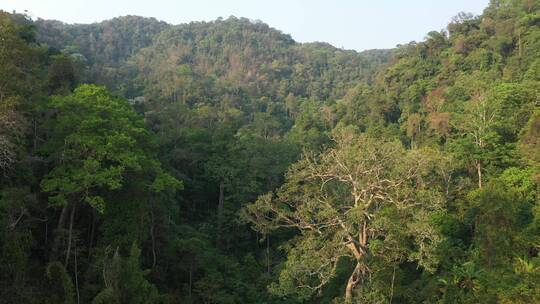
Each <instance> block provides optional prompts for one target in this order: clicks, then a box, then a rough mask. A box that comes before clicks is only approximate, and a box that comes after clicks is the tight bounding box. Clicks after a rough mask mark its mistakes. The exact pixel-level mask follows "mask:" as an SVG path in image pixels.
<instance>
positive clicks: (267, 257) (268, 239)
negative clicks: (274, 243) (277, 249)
mask: <svg viewBox="0 0 540 304" xmlns="http://www.w3.org/2000/svg"><path fill="white" fill-rule="evenodd" d="M266 271H267V272H268V273H270V271H271V269H270V235H267V236H266Z"/></svg>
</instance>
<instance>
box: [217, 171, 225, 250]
mask: <svg viewBox="0 0 540 304" xmlns="http://www.w3.org/2000/svg"><path fill="white" fill-rule="evenodd" d="M224 192H225V184H224V183H223V181H221V182H219V199H218V210H217V217H218V226H217V236H216V246H217V247H218V248H221V245H222V234H223V233H222V229H223V207H224V204H225V203H224V199H223V196H224Z"/></svg>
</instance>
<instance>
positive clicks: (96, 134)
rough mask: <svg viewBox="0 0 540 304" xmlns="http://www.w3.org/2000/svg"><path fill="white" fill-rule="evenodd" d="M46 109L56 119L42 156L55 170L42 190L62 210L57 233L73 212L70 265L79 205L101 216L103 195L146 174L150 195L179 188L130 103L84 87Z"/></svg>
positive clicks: (51, 102)
mask: <svg viewBox="0 0 540 304" xmlns="http://www.w3.org/2000/svg"><path fill="white" fill-rule="evenodd" d="M48 106H49V108H50V109H51V110H52V111H54V114H53V115H54V117H53V118H52V119H51V120H50V121H49V132H50V133H49V134H50V138H49V140H48V142H47V143H46V145H45V146H44V148H43V152H44V154H45V155H46V156H48V157H49V159H50V163H51V165H52V167H53V168H52V170H51V171H50V172H49V173H48V174H47V175H46V176H45V177H44V178H43V180H42V181H41V187H42V189H43V190H44V191H45V192H47V193H49V195H50V196H49V202H50V204H51V206H53V207H62V212H61V214H60V218H59V220H58V226H57V227H58V229H59V230H61V229H63V227H64V222H65V219H66V216H67V212H68V210H70V215H69V228H68V238H67V240H68V241H67V250H66V255H65V262H64V264H67V261H68V259H69V256H70V252H71V239H72V230H73V222H74V218H75V210H76V208H77V206H78V205H79V204H83V203H86V204H89V205H90V206H91V207H93V208H94V209H96V210H97V211H98V212H103V211H104V210H105V208H106V207H107V204H106V202H105V201H104V199H103V196H102V195H100V191H104V190H115V189H119V188H121V187H122V185H123V183H124V179H125V177H126V175H127V174H128V173H131V174H133V173H137V172H139V174H146V176H147V177H149V178H150V180H149V181H148V184H149V186H148V189H149V190H153V191H157V192H159V191H162V190H164V189H166V188H170V189H176V188H178V187H179V186H180V185H181V184H180V182H179V181H177V180H176V179H175V178H173V177H171V176H170V175H168V174H167V173H165V172H164V171H163V170H162V169H161V167H160V165H159V162H158V161H157V160H155V159H154V158H153V157H152V154H151V153H149V152H148V150H147V148H145V144H146V143H147V142H149V141H150V140H149V133H148V131H147V130H146V129H145V128H144V123H143V121H142V119H141V118H140V117H139V116H138V115H137V114H136V113H135V112H134V111H133V109H132V108H131V106H130V105H129V103H128V102H127V101H126V100H123V99H119V98H114V97H113V96H111V95H110V94H109V93H108V92H107V90H106V89H105V88H103V87H98V86H93V85H83V86H80V87H79V88H77V89H76V90H75V92H74V93H73V94H72V95H69V96H55V97H53V98H51V101H50V103H49V105H48ZM139 176H144V175H139Z"/></svg>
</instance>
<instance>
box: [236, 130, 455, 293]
mask: <svg viewBox="0 0 540 304" xmlns="http://www.w3.org/2000/svg"><path fill="white" fill-rule="evenodd" d="M333 140H334V144H335V146H334V147H332V148H330V149H328V150H327V151H324V152H323V153H321V154H318V155H310V154H307V155H305V156H304V158H303V159H302V160H300V161H299V162H298V163H296V164H294V165H293V167H292V168H291V169H290V171H289V172H288V174H287V179H286V182H285V184H284V185H283V186H282V187H281V188H280V189H279V190H278V191H277V194H276V195H274V194H272V193H268V194H265V195H263V196H261V197H259V199H258V200H257V201H256V202H255V203H253V204H250V205H248V206H247V207H246V208H245V209H244V211H243V214H244V217H245V218H246V219H247V220H249V221H250V222H251V223H252V224H253V225H254V227H255V229H257V230H258V231H261V232H264V233H266V232H268V231H271V230H276V229H279V228H295V229H297V230H298V232H299V234H298V235H297V236H296V237H295V238H294V239H292V240H291V241H290V243H289V245H288V246H287V247H286V248H287V252H288V259H287V262H286V264H285V268H284V270H283V271H282V273H281V275H280V286H279V287H278V288H277V289H276V290H277V291H278V292H283V293H293V294H297V295H298V296H300V297H304V298H305V297H309V296H310V295H312V293H313V292H316V291H318V290H320V289H321V288H322V287H323V286H325V285H327V284H328V283H329V282H330V281H331V279H332V278H333V277H335V276H336V269H337V267H338V264H339V262H340V261H341V260H342V258H346V259H347V260H348V261H350V262H351V265H352V268H353V269H352V273H350V276H349V279H348V281H347V284H346V287H345V300H346V301H347V302H349V303H350V302H351V301H352V298H353V294H354V292H355V291H356V290H357V289H358V287H360V286H362V285H366V284H367V281H368V280H369V273H370V272H371V271H373V270H372V269H371V266H372V264H373V260H374V259H385V260H387V261H388V263H391V264H399V263H401V262H404V261H408V260H411V261H417V262H418V263H419V265H421V266H423V267H425V268H426V269H428V270H434V269H435V265H436V260H435V259H434V255H433V250H434V248H435V247H436V246H437V244H438V243H439V242H440V241H441V236H440V235H439V233H438V232H437V230H436V229H435V227H434V226H433V225H432V224H433V223H432V222H431V219H432V218H431V217H432V216H433V214H434V213H436V212H439V211H440V210H441V208H442V206H443V204H444V197H443V195H442V193H441V191H440V187H441V185H440V184H438V183H437V181H440V180H439V177H440V176H441V170H444V169H443V168H444V167H443V166H440V164H441V163H443V162H441V158H440V156H439V155H438V154H437V153H435V152H434V151H420V150H414V151H409V152H407V151H406V150H405V149H404V148H403V147H402V146H401V144H400V143H397V142H393V141H386V140H376V139H374V138H371V137H369V136H366V135H358V134H355V133H354V132H352V131H350V130H343V131H341V132H337V134H336V136H335V137H334V138H333ZM362 283H363V284H362ZM361 290H362V291H365V292H367V291H368V290H367V288H364V289H361Z"/></svg>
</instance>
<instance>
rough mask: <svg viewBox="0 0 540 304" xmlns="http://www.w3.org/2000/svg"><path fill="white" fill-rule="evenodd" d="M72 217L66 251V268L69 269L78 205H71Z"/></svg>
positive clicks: (70, 217) (70, 218)
mask: <svg viewBox="0 0 540 304" xmlns="http://www.w3.org/2000/svg"><path fill="white" fill-rule="evenodd" d="M71 205H72V206H71V215H70V216H69V230H68V243H67V249H66V259H65V261H64V267H67V264H68V261H69V255H70V254H71V239H72V237H73V221H74V219H75V209H76V207H77V204H76V203H72V204H71Z"/></svg>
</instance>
